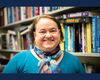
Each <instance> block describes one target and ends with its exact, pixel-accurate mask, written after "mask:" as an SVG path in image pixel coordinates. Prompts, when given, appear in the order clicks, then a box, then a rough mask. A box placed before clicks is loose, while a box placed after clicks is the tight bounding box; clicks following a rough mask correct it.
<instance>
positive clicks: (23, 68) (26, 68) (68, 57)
mask: <svg viewBox="0 0 100 80" xmlns="http://www.w3.org/2000/svg"><path fill="white" fill-rule="evenodd" d="M38 61H39V60H38V59H37V58H36V57H34V56H33V54H32V53H31V51H30V50H27V51H23V52H20V53H18V54H16V55H15V56H14V57H13V58H12V59H11V60H10V61H9V62H8V64H7V65H6V67H5V68H4V70H3V73H38ZM58 66H59V68H60V69H61V73H85V70H84V68H83V66H82V64H81V63H80V61H79V60H78V58H77V57H76V56H73V55H72V54H70V53H67V52H64V56H63V58H62V60H61V62H60V63H59V64H58Z"/></svg>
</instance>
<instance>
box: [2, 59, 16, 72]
mask: <svg viewBox="0 0 100 80" xmlns="http://www.w3.org/2000/svg"><path fill="white" fill-rule="evenodd" d="M16 65H17V62H16V57H14V58H12V59H11V60H10V61H9V62H8V64H7V65H6V66H5V68H4V70H3V72H2V73H17V66H16Z"/></svg>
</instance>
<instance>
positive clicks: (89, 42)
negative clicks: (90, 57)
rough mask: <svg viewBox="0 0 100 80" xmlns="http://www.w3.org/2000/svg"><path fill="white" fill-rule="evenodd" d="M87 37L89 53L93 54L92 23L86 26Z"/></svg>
mask: <svg viewBox="0 0 100 80" xmlns="http://www.w3.org/2000/svg"><path fill="white" fill-rule="evenodd" d="M86 35H87V36H86V37H87V52H88V53H92V34H91V23H87V24H86Z"/></svg>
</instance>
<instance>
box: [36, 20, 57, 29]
mask: <svg viewBox="0 0 100 80" xmlns="http://www.w3.org/2000/svg"><path fill="white" fill-rule="evenodd" d="M50 27H55V28H57V23H56V22H55V21H54V20H52V19H49V18H41V19H39V21H38V22H37V24H36V28H39V29H40V28H50Z"/></svg>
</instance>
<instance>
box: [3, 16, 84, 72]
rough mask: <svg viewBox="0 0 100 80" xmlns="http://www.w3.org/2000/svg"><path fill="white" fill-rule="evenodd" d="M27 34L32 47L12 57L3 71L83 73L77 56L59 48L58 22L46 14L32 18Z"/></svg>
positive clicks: (59, 32)
mask: <svg viewBox="0 0 100 80" xmlns="http://www.w3.org/2000/svg"><path fill="white" fill-rule="evenodd" d="M29 35H30V38H31V41H32V43H33V45H34V48H33V49H31V50H27V51H23V52H20V53H18V54H17V55H16V56H14V57H13V59H11V60H10V61H9V63H8V64H7V66H6V67H5V69H4V70H3V73H85V70H84V68H83V66H82V64H81V63H80V62H79V60H78V58H77V57H75V56H73V55H71V54H70V53H68V52H65V51H61V50H60V46H59V44H60V41H61V40H62V39H63V36H62V32H61V27H60V24H59V23H58V22H57V20H56V19H55V18H53V17H51V16H48V15H42V16H39V17H37V18H36V19H34V21H33V26H32V27H31V28H30V30H29Z"/></svg>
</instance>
